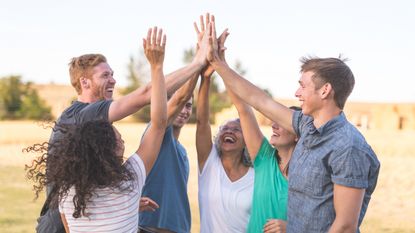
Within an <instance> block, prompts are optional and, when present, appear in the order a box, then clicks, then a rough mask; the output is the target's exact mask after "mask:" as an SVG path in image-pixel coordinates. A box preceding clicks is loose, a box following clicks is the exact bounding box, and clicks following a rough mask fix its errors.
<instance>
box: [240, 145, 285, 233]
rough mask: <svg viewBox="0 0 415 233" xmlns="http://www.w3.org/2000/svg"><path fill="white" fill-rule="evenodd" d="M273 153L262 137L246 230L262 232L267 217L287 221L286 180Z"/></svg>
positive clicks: (256, 160)
mask: <svg viewBox="0 0 415 233" xmlns="http://www.w3.org/2000/svg"><path fill="white" fill-rule="evenodd" d="M275 153H277V151H276V150H275V149H274V148H273V147H272V146H271V144H269V142H268V140H267V139H266V138H265V137H264V139H263V141H262V144H261V148H260V149H259V151H258V154H257V156H256V158H255V161H254V169H255V182H254V196H253V201H252V209H251V217H250V219H249V224H248V230H247V232H251V233H257V232H262V231H263V230H262V229H263V228H264V225H265V223H266V222H267V220H268V219H272V218H274V219H282V220H284V221H287V200H288V181H287V179H286V178H285V177H284V176H283V175H282V173H281V171H280V168H279V166H278V162H277V158H276V157H275Z"/></svg>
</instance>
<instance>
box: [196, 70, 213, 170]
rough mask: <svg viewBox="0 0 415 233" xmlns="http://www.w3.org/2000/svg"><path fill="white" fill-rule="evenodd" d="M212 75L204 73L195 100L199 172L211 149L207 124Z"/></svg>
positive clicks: (210, 138)
mask: <svg viewBox="0 0 415 233" xmlns="http://www.w3.org/2000/svg"><path fill="white" fill-rule="evenodd" d="M209 73H210V74H209ZM212 73H213V69H211V70H210V71H209V70H207V73H206V72H204V74H205V75H203V77H202V80H201V82H200V88H199V95H198V98H197V108H196V109H197V111H196V119H197V125H196V150H197V161H198V164H199V171H202V170H203V166H204V165H205V162H206V160H207V158H208V156H209V153H210V150H211V149H212V130H211V128H210V122H209V115H210V114H209V86H210V75H211V74H212Z"/></svg>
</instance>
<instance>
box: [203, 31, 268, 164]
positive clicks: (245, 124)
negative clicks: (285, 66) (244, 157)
mask: <svg viewBox="0 0 415 233" xmlns="http://www.w3.org/2000/svg"><path fill="white" fill-rule="evenodd" d="M228 35H229V33H228V31H227V30H225V31H224V33H222V35H221V36H220V37H219V39H218V54H219V57H220V58H221V60H225V41H226V38H227V37H228ZM209 67H212V66H209ZM212 69H213V67H212ZM225 87H226V90H227V92H228V95H229V97H230V98H231V100H232V102H233V104H234V105H235V107H236V109H237V110H238V115H239V118H240V120H241V126H242V131H243V135H244V140H245V143H246V146H247V148H248V152H249V156H250V157H251V160H252V161H254V160H255V157H256V155H257V154H258V151H259V148H260V147H261V144H262V139H263V137H264V135H263V134H262V132H261V129H260V128H259V125H258V122H257V120H256V117H255V115H254V112H253V111H252V108H251V107H250V106H249V105H247V104H246V103H245V102H244V101H243V100H242V99H241V98H239V97H238V96H237V95H236V94H235V93H234V92H233V91H232V90H231V89H230V88H228V86H227V84H226V83H225Z"/></svg>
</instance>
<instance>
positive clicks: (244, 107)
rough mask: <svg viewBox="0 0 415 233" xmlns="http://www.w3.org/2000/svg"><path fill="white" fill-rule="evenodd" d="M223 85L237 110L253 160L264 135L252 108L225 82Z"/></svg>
mask: <svg viewBox="0 0 415 233" xmlns="http://www.w3.org/2000/svg"><path fill="white" fill-rule="evenodd" d="M225 86H226V90H227V92H228V95H229V97H230V98H231V100H232V103H233V104H234V105H235V107H236V110H237V111H238V115H239V119H240V120H241V127H242V132H243V136H244V139H245V143H246V146H247V148H248V152H249V156H250V157H251V160H252V161H254V160H255V157H256V155H257V153H258V151H259V149H260V147H261V144H262V140H263V138H264V135H263V134H262V132H261V129H260V128H259V125H258V121H257V119H256V117H255V114H254V111H252V108H251V107H250V106H249V105H248V104H246V103H245V102H244V101H243V100H242V99H241V98H239V97H238V96H237V95H236V94H235V93H234V92H233V91H232V90H231V89H230V88H228V86H227V84H225Z"/></svg>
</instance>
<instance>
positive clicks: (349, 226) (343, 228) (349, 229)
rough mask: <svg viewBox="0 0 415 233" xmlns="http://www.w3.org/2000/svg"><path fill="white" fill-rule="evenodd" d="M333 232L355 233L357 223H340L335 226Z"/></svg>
mask: <svg viewBox="0 0 415 233" xmlns="http://www.w3.org/2000/svg"><path fill="white" fill-rule="evenodd" d="M335 228H336V230H335V231H334V232H342V233H355V232H356V231H357V222H356V223H355V222H351V221H350V222H342V223H338V224H336V227H335Z"/></svg>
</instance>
